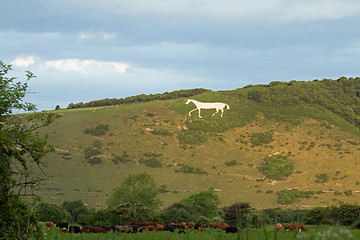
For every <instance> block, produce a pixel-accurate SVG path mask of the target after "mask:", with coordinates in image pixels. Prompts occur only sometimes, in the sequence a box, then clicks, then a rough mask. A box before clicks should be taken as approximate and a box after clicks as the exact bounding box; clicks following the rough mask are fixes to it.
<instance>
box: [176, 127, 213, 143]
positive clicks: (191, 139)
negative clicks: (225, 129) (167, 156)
mask: <svg viewBox="0 0 360 240" xmlns="http://www.w3.org/2000/svg"><path fill="white" fill-rule="evenodd" d="M177 138H178V139H179V142H180V144H190V145H195V144H201V143H204V142H206V140H207V135H205V134H204V133H202V132H198V131H190V130H182V131H181V132H180V133H179V134H178V136H177Z"/></svg>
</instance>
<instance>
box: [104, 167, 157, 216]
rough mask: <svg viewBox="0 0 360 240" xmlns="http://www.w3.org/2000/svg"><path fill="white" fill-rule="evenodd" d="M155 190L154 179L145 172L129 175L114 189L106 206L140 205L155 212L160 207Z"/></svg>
mask: <svg viewBox="0 0 360 240" xmlns="http://www.w3.org/2000/svg"><path fill="white" fill-rule="evenodd" d="M157 189H158V188H157V187H156V184H155V180H154V178H153V177H152V176H151V175H149V174H147V173H146V172H144V173H139V174H130V175H128V176H127V177H126V178H125V179H124V180H123V181H122V182H121V184H120V186H119V187H117V188H115V189H114V193H113V194H112V196H111V197H110V198H109V200H108V205H109V207H110V208H114V207H116V206H118V205H120V204H123V203H129V204H131V205H134V204H140V205H144V206H146V207H148V208H150V209H153V210H156V209H157V208H158V207H159V206H160V201H159V200H158V199H157V198H156V197H157V195H158V191H157Z"/></svg>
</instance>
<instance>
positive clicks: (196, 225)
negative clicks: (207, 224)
mask: <svg viewBox="0 0 360 240" xmlns="http://www.w3.org/2000/svg"><path fill="white" fill-rule="evenodd" d="M199 227H202V225H200V223H195V226H194V229H198V228H199Z"/></svg>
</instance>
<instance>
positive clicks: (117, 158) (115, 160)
mask: <svg viewBox="0 0 360 240" xmlns="http://www.w3.org/2000/svg"><path fill="white" fill-rule="evenodd" d="M130 160H131V159H130V156H129V154H128V153H127V152H126V151H124V152H123V154H122V155H121V156H118V155H115V156H114V158H113V159H112V161H113V163H116V164H118V163H126V162H129V161H130Z"/></svg>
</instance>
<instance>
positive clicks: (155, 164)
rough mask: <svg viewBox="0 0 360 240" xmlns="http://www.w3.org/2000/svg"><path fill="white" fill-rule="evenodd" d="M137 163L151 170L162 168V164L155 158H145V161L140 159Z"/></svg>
mask: <svg viewBox="0 0 360 240" xmlns="http://www.w3.org/2000/svg"><path fill="white" fill-rule="evenodd" d="M139 163H140V164H144V165H145V166H147V167H152V168H157V167H160V168H161V167H162V162H161V161H160V160H159V159H156V158H147V159H143V158H140V160H139Z"/></svg>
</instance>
